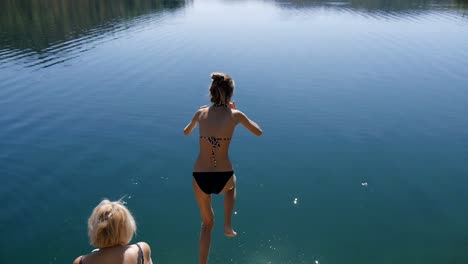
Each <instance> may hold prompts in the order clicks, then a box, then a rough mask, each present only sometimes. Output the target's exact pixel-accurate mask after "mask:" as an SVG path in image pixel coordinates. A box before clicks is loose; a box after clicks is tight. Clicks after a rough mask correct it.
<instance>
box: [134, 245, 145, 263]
mask: <svg viewBox="0 0 468 264" xmlns="http://www.w3.org/2000/svg"><path fill="white" fill-rule="evenodd" d="M135 245H136V246H137V247H138V260H137V264H144V263H145V258H144V257H143V250H141V247H140V245H138V243H136V244H135Z"/></svg>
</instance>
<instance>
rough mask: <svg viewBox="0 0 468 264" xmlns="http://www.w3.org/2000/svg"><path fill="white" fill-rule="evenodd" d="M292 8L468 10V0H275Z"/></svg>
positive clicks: (370, 10) (371, 10)
mask: <svg viewBox="0 0 468 264" xmlns="http://www.w3.org/2000/svg"><path fill="white" fill-rule="evenodd" d="M275 2H276V3H278V4H279V5H281V6H284V7H291V8H304V7H314V6H315V7H320V6H321V7H334V8H341V9H353V10H355V11H368V12H402V13H405V12H411V11H429V10H431V11H433V10H437V9H454V8H458V9H466V8H468V4H467V3H468V0H409V1H408V0H393V1H387V0H275Z"/></svg>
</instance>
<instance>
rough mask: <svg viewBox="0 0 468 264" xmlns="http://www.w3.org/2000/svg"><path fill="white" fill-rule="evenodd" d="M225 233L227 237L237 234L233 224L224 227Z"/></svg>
mask: <svg viewBox="0 0 468 264" xmlns="http://www.w3.org/2000/svg"><path fill="white" fill-rule="evenodd" d="M224 235H225V236H227V237H235V236H237V233H236V231H234V230H233V229H232V226H225V227H224Z"/></svg>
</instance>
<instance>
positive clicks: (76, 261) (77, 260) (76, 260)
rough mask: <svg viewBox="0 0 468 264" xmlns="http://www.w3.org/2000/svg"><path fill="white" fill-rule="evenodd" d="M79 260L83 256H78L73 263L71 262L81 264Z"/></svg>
mask: <svg viewBox="0 0 468 264" xmlns="http://www.w3.org/2000/svg"><path fill="white" fill-rule="evenodd" d="M81 258H83V256H79V257H77V258H76V259H75V261H73V264H80V263H81Z"/></svg>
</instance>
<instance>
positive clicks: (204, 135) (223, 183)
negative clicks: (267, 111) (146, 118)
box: [184, 73, 262, 264]
mask: <svg viewBox="0 0 468 264" xmlns="http://www.w3.org/2000/svg"><path fill="white" fill-rule="evenodd" d="M211 78H212V82H211V87H210V94H211V102H212V103H213V104H212V105H211V106H203V107H201V108H200V109H199V110H198V111H197V112H196V113H195V115H194V116H193V118H192V121H191V122H190V123H189V124H188V125H187V126H186V127H185V129H184V134H185V135H186V136H188V135H189V134H190V133H191V132H192V130H193V129H194V128H195V127H196V126H197V124H199V125H200V153H199V155H198V158H197V160H196V161H195V166H194V170H193V180H192V185H193V190H194V193H195V198H196V200H197V203H198V206H199V207H200V214H201V217H202V230H201V234H200V264H206V263H207V261H208V255H209V251H210V241H211V230H212V229H213V225H214V213H213V208H212V207H211V194H212V193H215V194H220V193H222V194H224V234H225V235H226V236H228V237H234V236H236V235H237V233H236V232H235V231H234V230H233V229H232V222H231V219H232V211H233V209H234V202H235V200H236V176H235V175H234V171H233V169H232V164H231V161H230V160H229V155H228V151H229V144H230V142H231V138H232V135H233V133H234V128H235V127H236V125H237V124H242V125H243V126H245V127H246V128H247V129H248V130H249V131H250V132H252V133H253V134H255V135H256V136H260V135H261V134H262V130H261V128H260V126H259V125H257V124H256V123H255V122H253V121H252V120H250V119H249V118H248V117H247V116H246V115H245V114H244V113H242V112H241V111H239V110H237V109H236V105H235V103H234V102H231V97H232V95H233V93H234V80H233V79H232V78H231V77H230V76H229V75H227V74H225V73H212V74H211Z"/></svg>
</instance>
